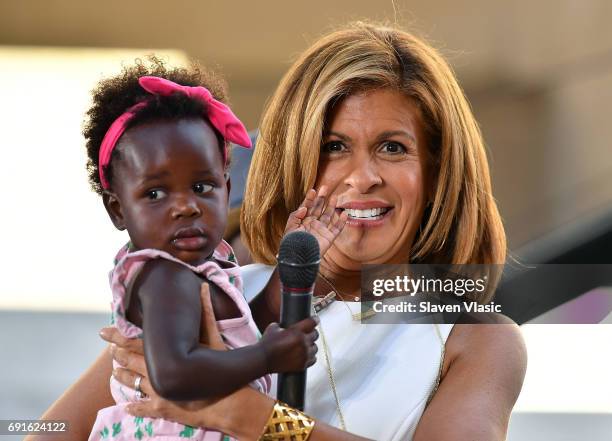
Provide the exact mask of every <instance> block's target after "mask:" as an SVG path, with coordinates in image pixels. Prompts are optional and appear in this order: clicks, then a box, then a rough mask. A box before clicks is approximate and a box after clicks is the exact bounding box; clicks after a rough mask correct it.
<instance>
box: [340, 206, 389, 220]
mask: <svg viewBox="0 0 612 441" xmlns="http://www.w3.org/2000/svg"><path fill="white" fill-rule="evenodd" d="M345 211H346V212H347V213H348V215H349V217H350V218H354V219H372V218H376V217H379V216H382V215H383V214H385V213H386V212H387V211H389V209H388V208H367V209H365V210H355V209H353V208H346V209H345Z"/></svg>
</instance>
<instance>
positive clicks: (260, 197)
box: [45, 23, 526, 441]
mask: <svg viewBox="0 0 612 441" xmlns="http://www.w3.org/2000/svg"><path fill="white" fill-rule="evenodd" d="M312 187H315V188H322V187H324V188H327V189H328V191H329V194H328V195H336V196H337V197H338V206H339V207H340V208H341V209H343V210H345V211H348V214H349V222H348V225H347V227H345V229H344V231H343V232H342V233H341V235H340V236H339V237H338V238H337V239H336V241H335V242H334V243H333V245H332V247H331V248H330V249H329V251H328V252H327V254H326V255H325V256H323V258H322V262H321V269H320V277H319V279H318V280H317V286H316V294H318V295H325V294H327V293H329V292H333V293H334V294H335V296H336V299H337V301H334V302H332V303H331V304H330V305H329V306H328V307H327V308H325V309H324V310H322V311H321V312H320V313H319V317H320V320H321V325H320V333H321V339H320V344H319V347H320V354H322V355H320V356H319V360H318V361H317V364H316V365H315V366H313V368H311V369H310V370H309V373H308V390H307V396H306V401H307V407H306V415H300V414H295V413H291V410H289V412H290V414H289V415H290V417H289V418H290V419H292V420H293V421H294V422H295V423H298V422H300V421H301V423H300V424H302V425H303V424H306V425H307V426H308V427H310V426H309V425H310V424H311V423H314V428H312V429H310V428H308V429H304V430H306V431H307V432H308V431H310V430H312V431H311V432H310V437H309V438H308V439H309V440H311V441H317V440H331V439H333V440H338V439H346V440H354V439H355V440H356V439H363V438H362V437H366V438H368V439H376V440H400V439H402V440H403V439H414V440H432V439H435V440H451V439H452V440H481V439H482V440H488V441H490V440H501V439H505V434H506V431H507V425H508V420H509V416H510V412H511V410H512V406H513V405H514V402H515V401H516V398H517V397H518V394H519V392H520V388H521V385H522V381H523V377H524V374H525V365H526V355H525V348H524V345H523V342H522V338H521V336H520V332H519V330H518V328H517V327H516V326H515V325H460V324H458V325H455V326H452V325H440V326H436V325H371V326H367V325H364V324H362V323H361V322H360V321H359V318H360V317H359V310H360V307H359V304H358V303H355V302H352V299H355V298H356V299H359V297H360V295H361V291H360V274H361V267H362V265H363V264H369V263H385V264H387V263H407V262H424V263H454V264H469V263H481V264H491V263H503V262H504V259H505V254H506V242H505V235H504V231H503V227H502V224H501V220H500V217H499V214H498V211H497V207H496V205H495V202H494V200H493V197H492V194H491V184H490V177H489V171H488V165H487V161H486V154H485V150H484V147H483V142H482V138H481V134H480V131H479V129H478V126H477V124H476V121H475V120H474V117H473V115H472V113H471V111H470V108H469V105H468V103H467V101H466V99H465V97H464V95H463V93H462V91H461V89H460V87H459V85H458V84H457V81H456V79H455V77H454V75H453V73H452V71H451V69H450V68H449V66H448V65H447V64H446V62H445V61H444V60H443V59H442V58H441V57H440V56H439V55H438V54H437V52H436V51H435V50H433V49H432V48H431V47H429V46H428V45H427V44H425V43H424V42H422V41H421V40H419V39H417V38H415V37H413V36H412V35H410V34H407V33H405V32H402V31H399V30H395V29H390V28H385V27H377V26H372V25H367V24H362V23H358V24H356V25H353V26H351V27H348V28H347V29H344V30H341V31H337V32H334V33H331V34H330V35H328V36H326V37H323V38H322V39H320V40H319V41H317V42H316V43H315V44H314V45H313V46H312V47H311V48H309V49H308V50H307V51H306V52H305V53H304V54H303V55H302V56H301V57H300V58H299V59H298V60H297V61H296V62H295V63H294V65H293V66H292V67H291V69H290V70H289V72H288V73H287V74H286V75H285V77H284V78H283V80H282V81H281V84H280V85H279V87H278V89H277V91H276V93H275V95H274V96H273V98H272V100H271V101H270V104H269V106H268V108H267V110H266V112H265V115H264V118H263V121H262V125H261V133H260V139H259V141H258V144H257V148H256V150H255V155H254V158H253V163H252V166H251V172H250V175H249V179H248V183H247V189H246V192H245V194H246V197H245V201H244V206H243V219H242V227H243V239H244V240H245V243H246V244H247V246H248V247H249V249H250V251H251V253H252V255H253V256H254V258H255V261H257V262H261V263H265V264H274V262H275V259H274V256H275V254H276V252H277V250H278V245H279V241H280V238H281V237H282V234H283V229H284V226H285V224H286V222H287V218H288V216H289V213H291V212H292V211H294V210H296V209H297V208H298V206H299V204H300V202H301V201H302V200H303V199H304V195H305V193H306V192H307V191H308V189H310V188H312ZM311 214H312V213H311ZM314 214H315V215H316V213H314ZM256 272H257V273H258V274H259V275H261V274H264V275H266V276H267V275H268V274H269V273H270V272H271V269H270V268H268V267H262V266H260V267H258V268H257V269H256ZM245 279H247V274H245ZM247 284H248V281H247V280H245V286H247ZM247 288H248V286H247ZM251 306H252V309H253V315H254V317H255V319H256V321H257V323H258V325H259V326H260V328H262V327H264V326H265V325H266V324H267V323H269V322H270V321H272V320H274V319H275V318H276V317H278V311H279V296H278V290H277V289H275V288H274V287H268V289H266V290H264V293H263V294H262V295H260V296H258V297H257V298H256V299H255V300H254V301H253V302H251ZM355 318H356V319H357V320H354V319H355ZM365 323H367V322H365ZM106 338H107V339H109V340H110V341H114V342H115V343H117V344H118V345H119V346H123V347H124V348H123V349H118V350H115V351H114V352H115V357H116V359H117V360H118V361H120V362H123V364H125V365H126V367H127V368H128V369H126V370H123V369H122V370H119V371H118V372H116V373H115V375H116V376H117V377H118V379H119V380H120V381H122V382H124V383H125V384H128V385H133V384H134V381H135V379H136V378H137V377H138V376H141V375H142V376H144V377H145V378H144V379H143V380H142V381H141V382H140V384H141V385H142V388H143V390H144V392H146V393H147V394H149V395H151V396H152V400H151V401H150V402H148V403H140V404H138V405H137V407H136V409H135V410H136V411H137V412H139V413H141V414H146V415H149V416H163V417H166V418H169V419H175V420H178V421H180V422H183V423H185V424H193V425H200V424H204V423H205V424H206V425H207V426H210V427H216V428H218V429H220V430H222V431H224V432H226V433H229V434H232V435H233V436H235V437H237V438H239V439H258V437H259V435H260V434H261V433H262V431H263V430H264V426H266V427H267V428H268V430H274V429H270V427H271V426H269V424H268V423H269V422H270V420H269V417H270V415H271V412H272V410H273V408H274V409H275V410H279V411H287V409H279V408H278V407H277V405H275V403H274V400H273V399H271V398H269V397H266V396H264V395H260V394H258V393H257V392H254V391H251V390H248V389H242V390H240V391H238V392H237V393H235V394H233V395H231V396H229V397H225V398H223V399H221V400H220V401H218V402H216V403H212V404H211V403H190V404H189V405H188V406H177V405H176V404H173V403H169V402H165V401H163V400H161V399H159V398H158V397H157V396H156V395H155V393H154V391H153V390H152V389H151V388H150V386H149V383H148V381H147V380H146V368H145V367H144V360H143V358H142V356H140V355H139V354H138V352H139V351H140V349H139V344H138V342H125V341H122V340H121V339H119V337H118V336H117V334H116V333H113V332H112V331H110V330H107V336H106ZM214 338H215V336H213V339H214ZM110 365H111V362H110V355H109V354H108V353H105V354H103V355H102V356H101V357H100V359H99V360H98V361H97V362H96V363H95V364H94V366H92V368H91V370H90V371H89V372H87V373H86V374H85V375H84V376H83V377H82V378H81V380H79V382H77V384H75V385H74V386H73V388H72V389H71V390H69V391H68V392H67V393H66V395H65V396H64V397H62V398H61V399H60V400H59V401H58V402H57V403H56V404H55V405H54V407H52V408H51V409H50V410H49V411H48V413H47V414H46V415H45V417H46V418H63V419H70V421H71V422H72V430H73V433H72V437H71V439H81V438H83V436H81V433H87V432H88V430H89V427H86V430H85V426H87V423H88V422H91V421H93V419H94V417H95V412H96V411H97V410H98V409H99V408H100V407H103V406H108V405H110V404H112V401H111V399H110V396H109V394H108V390H107V389H108V387H107V385H106V383H107V378H108V375H110ZM76 406H78V407H76ZM75 407H76V408H77V409H78V410H76V411H75V410H73V409H74V408H75ZM244 415H249V418H248V419H246V418H244ZM291 415H293V416H291ZM312 417H314V419H313V418H312ZM327 423H331V425H333V426H337V427H341V428H346V431H344V430H339V429H334V428H333V427H331V426H330V425H328V424H327ZM349 432H351V433H349ZM352 433H354V434H357V435H353V434H352ZM358 435H359V436H358ZM56 439H57V438H56ZM268 439H281V438H272V437H270V438H268Z"/></svg>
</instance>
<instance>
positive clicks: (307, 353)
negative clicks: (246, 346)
mask: <svg viewBox="0 0 612 441" xmlns="http://www.w3.org/2000/svg"><path fill="white" fill-rule="evenodd" d="M316 326H317V322H316V321H315V319H314V318H313V317H308V318H307V319H304V320H302V321H299V322H297V323H296V324H294V325H292V326H290V327H288V328H287V329H283V328H281V327H280V326H279V325H278V323H271V324H270V325H269V326H268V327H267V328H266V330H265V331H264V334H263V337H262V338H261V341H260V342H259V343H260V344H261V346H262V348H263V350H264V352H265V354H266V361H267V365H268V372H269V373H282V372H299V371H302V370H304V369H306V368H308V367H310V366H312V365H313V364H314V363H315V361H317V357H316V354H317V350H318V348H317V345H316V344H315V341H316V340H317V339H318V338H319V333H318V332H317V330H316V329H315V327H316Z"/></svg>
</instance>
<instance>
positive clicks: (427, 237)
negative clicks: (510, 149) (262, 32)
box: [241, 22, 506, 264]
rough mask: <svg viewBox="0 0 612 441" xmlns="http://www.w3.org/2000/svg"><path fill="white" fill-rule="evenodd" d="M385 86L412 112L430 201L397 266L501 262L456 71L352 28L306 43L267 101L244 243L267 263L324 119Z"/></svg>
mask: <svg viewBox="0 0 612 441" xmlns="http://www.w3.org/2000/svg"><path fill="white" fill-rule="evenodd" d="M373 88H392V89H395V90H397V91H398V92H399V93H403V94H405V95H406V96H408V97H410V98H411V99H412V100H413V101H414V102H415V103H416V104H417V105H418V107H419V108H420V111H421V113H422V120H423V123H424V129H425V133H426V134H427V140H428V145H427V150H428V158H426V162H427V164H428V167H429V169H430V171H431V175H432V177H433V178H432V179H431V180H430V181H431V184H430V185H434V188H433V189H432V191H431V195H432V200H431V204H430V206H429V207H428V209H427V210H426V215H425V216H424V218H423V219H422V223H421V228H420V233H419V235H418V236H417V238H416V239H415V243H414V244H413V247H412V250H411V253H410V255H409V256H406V262H408V261H411V262H422V263H449V264H472V263H481V264H489V263H504V261H505V257H506V237H505V233H504V228H503V225H502V222H501V218H500V215H499V212H498V210H497V206H496V203H495V201H494V199H493V196H492V194H491V179H490V176H489V166H488V163H487V157H486V152H485V148H484V144H483V140H482V135H481V132H480V129H479V127H478V124H477V123H476V121H475V119H474V116H473V115H472V111H471V109H470V106H469V104H468V102H467V100H466V98H465V96H464V94H463V91H462V90H461V88H460V86H459V84H458V83H457V80H456V78H455V75H454V73H453V71H452V69H451V68H450V67H449V65H448V64H447V63H446V61H445V60H444V59H443V58H442V57H441V56H440V55H439V54H438V52H437V51H436V50H435V49H433V48H432V47H430V46H429V45H428V44H427V43H425V42H423V41H422V40H420V39H418V38H417V37H415V36H413V35H411V34H409V33H407V32H404V31H401V30H398V29H394V28H389V27H384V26H376V25H371V24H367V23H361V22H359V23H355V24H352V25H350V26H349V27H347V28H345V29H342V30H338V31H336V32H333V33H331V34H329V35H327V36H325V37H323V38H321V39H319V40H318V41H317V42H315V43H314V44H313V45H312V46H311V47H310V48H309V49H308V50H306V52H304V53H303V54H302V56H301V57H300V58H299V59H298V60H297V61H296V62H295V63H294V64H293V65H292V66H291V68H290V69H289V71H288V72H287V73H286V75H285V76H284V77H283V79H282V80H281V83H280V85H279V86H278V88H277V90H276V92H275V93H274V95H273V96H272V98H271V100H270V101H269V103H268V105H267V108H266V110H265V112H264V116H263V120H262V123H261V127H260V134H259V139H258V141H257V148H256V149H255V153H254V156H253V161H252V164H251V169H250V172H249V177H248V180H247V185H246V191H245V198H244V203H243V209H242V219H241V227H242V234H243V240H244V242H245V243H246V244H247V246H248V248H249V249H250V250H251V253H252V255H253V257H254V259H255V261H258V262H263V263H268V264H272V263H275V257H274V256H275V255H276V253H277V251H278V246H279V243H280V239H281V237H282V234H283V231H284V228H285V223H286V222H287V218H288V216H289V213H291V212H292V211H294V210H295V209H297V208H298V206H299V205H300V203H301V202H302V200H303V199H304V196H305V194H306V192H307V191H308V189H310V188H312V187H313V185H314V183H315V180H316V177H317V168H318V164H319V152H320V147H321V139H322V136H323V131H324V126H325V123H326V116H327V115H328V113H329V111H330V109H331V108H332V106H333V105H334V104H335V103H336V102H337V101H338V100H340V99H342V98H343V97H346V96H348V95H350V94H351V93H355V92H360V91H364V90H368V89H373Z"/></svg>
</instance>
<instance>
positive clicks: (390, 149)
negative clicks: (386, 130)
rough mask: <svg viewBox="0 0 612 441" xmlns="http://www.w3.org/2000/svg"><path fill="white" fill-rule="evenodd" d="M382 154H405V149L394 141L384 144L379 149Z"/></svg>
mask: <svg viewBox="0 0 612 441" xmlns="http://www.w3.org/2000/svg"><path fill="white" fill-rule="evenodd" d="M380 150H381V151H382V152H384V153H391V154H395V155H397V154H401V153H406V147H404V146H403V145H402V144H400V143H399V142H395V141H387V142H385V143H384V144H383V145H382V146H381V149H380Z"/></svg>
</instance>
